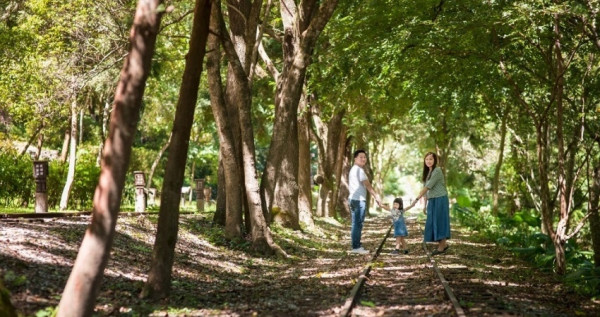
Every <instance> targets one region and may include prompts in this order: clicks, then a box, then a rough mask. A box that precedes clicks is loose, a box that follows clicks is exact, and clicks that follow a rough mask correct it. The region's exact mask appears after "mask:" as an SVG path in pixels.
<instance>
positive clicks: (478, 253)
mask: <svg viewBox="0 0 600 317" xmlns="http://www.w3.org/2000/svg"><path fill="white" fill-rule="evenodd" d="M422 225H423V223H422V222H415V220H414V219H412V220H410V221H409V224H408V227H409V232H410V233H411V235H410V237H409V239H408V240H407V241H408V244H409V248H410V253H409V254H408V255H392V254H390V252H391V251H392V250H393V248H394V238H393V237H389V238H388V241H387V242H386V247H385V248H384V249H383V251H382V254H381V255H380V256H379V257H378V259H377V260H376V262H375V265H374V268H373V270H372V271H371V277H370V280H369V281H368V283H367V285H366V287H365V289H364V291H363V294H362V296H361V300H362V305H358V306H357V307H356V308H355V309H354V311H353V314H354V315H356V316H455V315H456V312H455V309H454V308H453V306H452V303H451V302H450V300H449V299H448V297H447V295H446V293H445V291H444V288H443V286H442V284H441V282H440V280H439V278H438V276H437V274H436V273H435V271H434V270H433V268H432V264H431V263H430V261H429V258H428V257H427V254H426V253H425V251H424V250H423V243H422V236H421V234H419V233H420V232H421V226H422ZM449 244H450V245H451V247H450V248H449V249H448V251H447V252H446V253H445V254H442V255H436V256H434V257H433V259H434V260H435V262H436V264H437V266H438V268H439V269H440V271H441V273H442V275H443V276H444V278H445V279H446V280H447V281H448V284H449V286H450V288H451V289H452V292H453V294H454V295H455V297H456V298H457V300H458V302H459V304H460V308H461V309H462V310H463V311H464V313H465V315H466V316H499V315H503V316H504V315H510V316H598V315H600V305H599V304H598V303H597V302H596V303H594V302H592V301H591V300H588V299H585V298H582V297H580V296H578V295H577V294H575V293H573V292H572V291H570V290H568V289H566V288H565V287H564V286H562V285H561V284H560V282H559V280H558V279H557V277H556V276H555V275H554V274H552V273H550V272H541V271H539V270H537V269H535V268H533V267H532V266H531V265H530V264H529V263H526V262H524V261H521V260H519V259H515V258H514V256H513V255H512V254H510V253H508V252H507V251H506V250H503V249H501V248H498V247H496V246H495V245H493V244H490V243H487V242H481V241H477V236H471V235H470V234H469V232H468V231H466V230H464V229H462V228H460V227H457V226H454V227H453V230H452V239H451V240H449ZM427 248H428V250H429V251H432V250H434V248H435V244H429V245H427Z"/></svg>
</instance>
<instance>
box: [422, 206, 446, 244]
mask: <svg viewBox="0 0 600 317" xmlns="http://www.w3.org/2000/svg"><path fill="white" fill-rule="evenodd" d="M423 235H424V237H423V239H424V240H425V242H434V241H440V240H442V239H449V238H450V207H449V203H448V196H442V197H436V198H431V199H429V200H427V220H426V221H425V232H424V234H423Z"/></svg>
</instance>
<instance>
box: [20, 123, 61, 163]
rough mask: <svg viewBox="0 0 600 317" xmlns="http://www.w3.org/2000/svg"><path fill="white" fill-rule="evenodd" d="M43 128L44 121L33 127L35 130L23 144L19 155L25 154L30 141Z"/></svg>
mask: <svg viewBox="0 0 600 317" xmlns="http://www.w3.org/2000/svg"><path fill="white" fill-rule="evenodd" d="M43 128H44V123H43V122H42V123H40V124H39V125H38V127H37V128H36V129H35V131H33V134H31V137H30V138H29V140H28V141H27V144H25V146H24V147H23V150H21V153H19V156H23V155H25V153H27V149H29V146H30V145H31V143H33V140H35V137H36V136H38V134H39V133H40V131H42V129H43ZM67 133H68V132H67Z"/></svg>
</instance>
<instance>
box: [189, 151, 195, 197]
mask: <svg viewBox="0 0 600 317" xmlns="http://www.w3.org/2000/svg"><path fill="white" fill-rule="evenodd" d="M195 174H196V161H193V162H192V167H191V170H190V194H189V196H188V202H189V203H190V205H191V204H192V200H193V199H194V192H195V190H192V187H193V188H196V183H195V181H194V175H195Z"/></svg>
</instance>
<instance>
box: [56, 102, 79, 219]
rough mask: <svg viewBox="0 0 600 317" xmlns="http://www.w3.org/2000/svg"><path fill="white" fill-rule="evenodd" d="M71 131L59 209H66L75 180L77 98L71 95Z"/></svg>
mask: <svg viewBox="0 0 600 317" xmlns="http://www.w3.org/2000/svg"><path fill="white" fill-rule="evenodd" d="M70 131H71V133H70V135H69V140H71V142H70V145H69V171H68V173H67V179H66V181H65V187H64V188H63V191H62V195H61V196H60V205H59V207H60V210H66V209H67V203H68V202H69V194H70V193H71V187H72V186H73V181H74V180H75V164H76V162H77V100H76V98H75V97H73V101H72V103H71V130H70Z"/></svg>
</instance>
